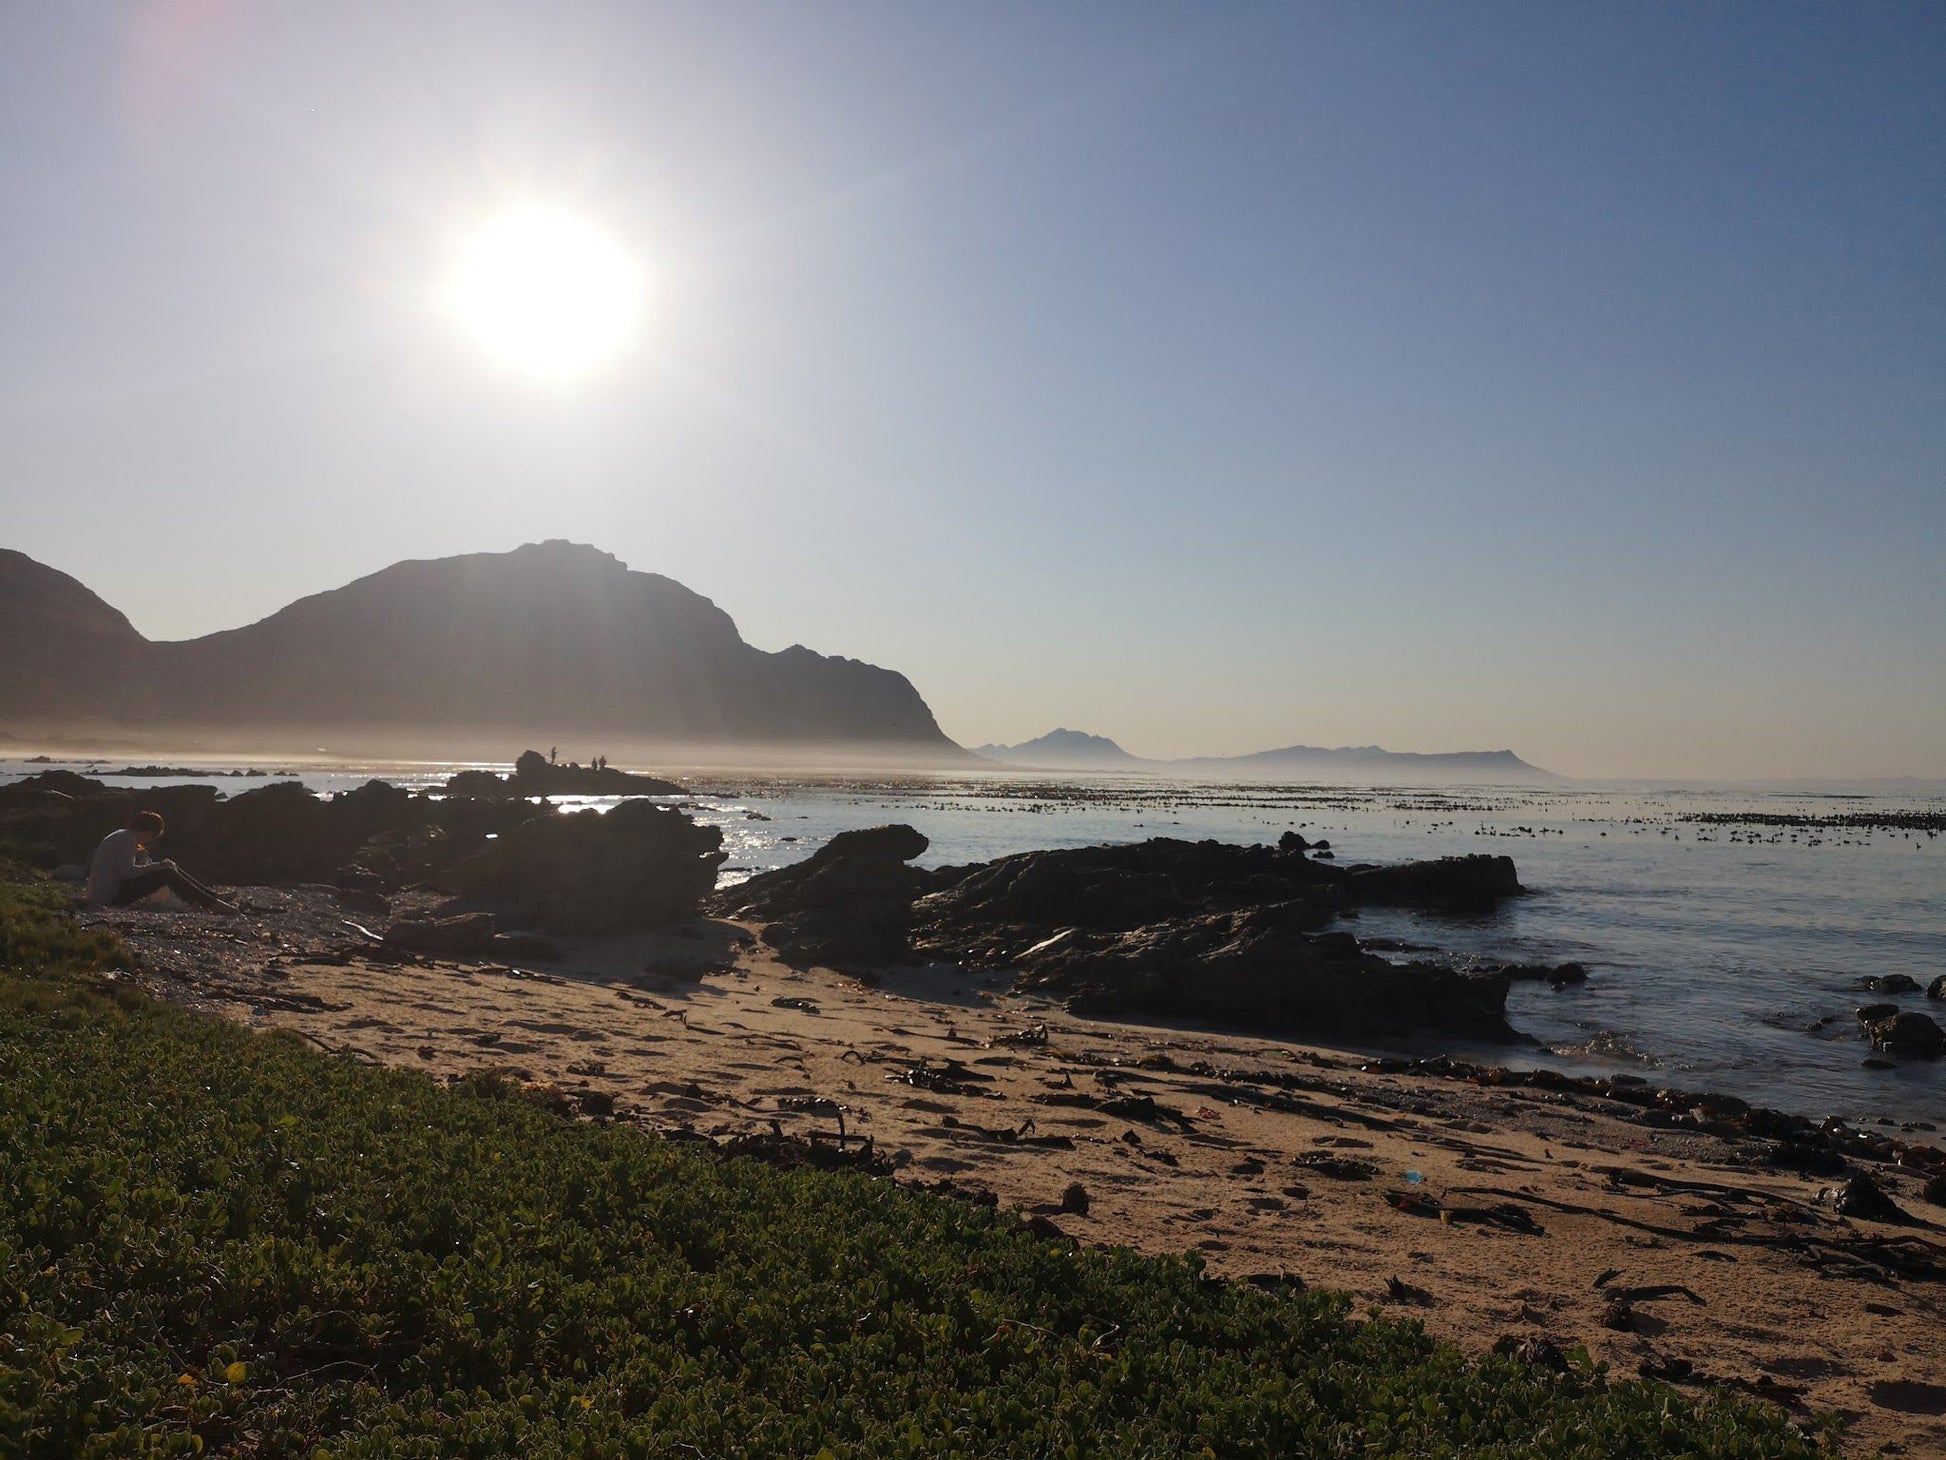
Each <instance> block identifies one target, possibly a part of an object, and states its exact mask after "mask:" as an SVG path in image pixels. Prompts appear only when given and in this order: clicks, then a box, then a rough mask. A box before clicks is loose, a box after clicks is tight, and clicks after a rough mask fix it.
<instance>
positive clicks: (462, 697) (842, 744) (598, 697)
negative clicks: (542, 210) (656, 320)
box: [0, 541, 967, 763]
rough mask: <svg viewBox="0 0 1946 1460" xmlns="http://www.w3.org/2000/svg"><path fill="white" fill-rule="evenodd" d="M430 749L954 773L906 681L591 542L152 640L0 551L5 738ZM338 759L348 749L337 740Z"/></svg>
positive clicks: (65, 582)
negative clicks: (746, 620)
mask: <svg viewBox="0 0 1946 1460" xmlns="http://www.w3.org/2000/svg"><path fill="white" fill-rule="evenodd" d="M76 728H80V729H85V730H87V731H90V732H92V733H96V734H114V733H123V734H130V733H139V734H145V735H146V736H147V737H148V738H151V739H175V740H178V741H198V740H200V741H205V742H209V741H220V742H222V743H225V744H232V745H240V744H248V743H256V744H265V743H276V744H288V745H290V746H292V747H294V748H310V747H312V746H315V745H317V744H319V743H320V741H321V740H328V739H337V740H340V741H346V742H349V743H357V744H362V745H367V746H378V745H403V744H416V745H421V746H429V747H435V748H438V749H440V750H442V751H444V750H445V748H446V747H448V746H451V745H453V744H455V743H458V742H460V741H462V740H464V741H465V742H467V743H470V744H479V743H481V742H482V741H486V740H491V741H493V742H494V743H505V741H506V740H508V739H515V738H518V739H524V740H526V741H527V742H528V743H530V744H531V743H534V742H536V741H539V742H541V743H554V742H556V741H559V740H562V739H566V738H568V737H570V736H573V737H578V738H579V740H580V741H581V748H582V749H583V750H585V751H586V752H587V753H588V754H589V755H593V754H596V753H603V754H612V753H615V752H616V751H617V750H620V749H622V748H623V747H624V746H629V745H634V746H644V745H670V746H684V747H690V746H708V745H735V746H748V747H759V748H760V747H767V746H768V747H780V748H790V747H797V748H801V749H804V750H810V749H812V748H817V747H833V748H837V749H839V750H846V749H849V750H851V751H853V752H854V753H865V752H867V751H869V750H872V749H880V750H883V751H885V752H886V753H888V754H891V755H897V756H902V757H908V758H909V757H930V758H932V759H933V760H936V761H940V762H955V763H957V762H963V761H965V760H966V759H967V756H966V753H965V752H964V751H962V750H961V749H960V748H959V747H958V746H956V745H954V744H953V743H952V742H951V741H950V740H948V739H947V738H946V737H945V735H944V734H942V733H941V731H940V729H939V726H938V725H937V724H936V723H935V722H934V720H933V716H932V712H931V711H930V710H929V709H928V708H927V707H926V704H925V701H924V700H922V699H921V698H920V697H919V694H918V692H917V691H916V690H914V689H913V687H912V685H911V684H910V683H909V682H908V681H907V680H906V678H905V677H904V676H903V675H900V674H897V673H894V672H893V671H891V670H886V669H880V668H877V667H875V666H873V665H870V664H864V663H860V662H859V661H857V660H855V659H842V658H833V657H828V656H825V655H822V654H816V653H813V652H812V651H811V650H809V649H806V648H804V647H802V646H801V645H793V646H791V647H790V648H788V649H784V650H781V651H779V652H777V653H768V652H765V651H764V650H760V649H757V648H753V647H752V646H751V645H749V644H746V643H745V642H744V641H743V639H742V638H741V637H740V636H739V635H738V633H737V629H736V625H735V623H733V622H732V621H731V619H730V616H729V615H728V614H726V613H724V612H723V611H722V610H721V609H719V608H718V607H716V605H715V604H713V603H711V602H710V601H709V600H708V599H706V598H704V597H702V596H701V595H700V594H697V593H694V592H691V591H690V590H689V589H687V588H685V587H683V585H682V584H680V583H677V582H675V581H674V580H673V579H670V578H665V577H662V576H660V575H659V574H654V573H640V572H634V571H631V570H630V569H629V568H628V567H627V566H626V565H625V564H623V563H621V562H619V561H617V560H616V559H615V558H614V557H612V556H610V555H609V554H607V553H604V552H601V551H599V550H597V549H595V548H592V547H584V546H579V545H576V544H573V543H567V542H560V541H555V542H545V543H532V544H529V545H528V546H526V547H522V548H517V549H515V550H514V551H512V552H507V553H475V554H472V555H470V556H466V557H454V558H439V559H434V560H430V561H416V562H403V563H396V564H394V565H393V566H392V567H389V568H386V569H384V570H383V571H381V572H378V573H374V574H372V575H371V576H370V577H367V578H361V579H359V580H358V581H357V582H355V583H351V584H348V585H347V586H345V587H343V588H338V589H333V590H331V591H330V592H327V593H319V594H315V595H313V596H311V597H309V598H305V599H301V600H299V601H298V602H296V603H293V604H291V605H290V606H289V607H288V608H284V609H281V610H279V611H278V612H277V613H274V614H272V615H271V616H270V617H269V618H266V619H264V620H262V621H260V622H258V623H254V624H251V625H249V626H248V627H246V628H240V629H231V630H227V631H225V632H222V633H216V634H210V635H207V636H205V637H203V638H200V639H191V640H187V641H183V642H179V643H151V642H149V641H148V640H146V639H144V638H143V637H142V636H141V635H140V634H138V633H137V632H136V631H135V630H134V628H132V627H131V626H130V625H129V623H128V620H127V619H126V618H124V617H123V616H122V615H121V614H119V613H117V612H116V611H115V610H114V609H112V608H110V607H109V606H108V605H107V604H106V603H104V602H103V601H102V600H101V599H100V598H99V597H97V596H96V595H95V594H93V593H91V592H89V590H88V589H86V588H84V587H83V586H82V585H81V584H79V583H77V582H76V581H75V580H74V579H72V578H69V577H68V576H66V575H65V574H62V573H57V572H55V571H54V570H52V569H50V568H47V567H44V566H43V565H41V564H39V563H36V562H34V561H33V560H32V559H30V558H27V557H25V556H23V555H22V554H19V553H13V552H8V553H0V730H5V731H7V732H8V733H11V734H13V735H16V736H24V735H30V734H59V733H62V732H64V731H72V730H74V729H76ZM332 748H333V749H339V748H341V747H340V746H338V745H334V746H332Z"/></svg>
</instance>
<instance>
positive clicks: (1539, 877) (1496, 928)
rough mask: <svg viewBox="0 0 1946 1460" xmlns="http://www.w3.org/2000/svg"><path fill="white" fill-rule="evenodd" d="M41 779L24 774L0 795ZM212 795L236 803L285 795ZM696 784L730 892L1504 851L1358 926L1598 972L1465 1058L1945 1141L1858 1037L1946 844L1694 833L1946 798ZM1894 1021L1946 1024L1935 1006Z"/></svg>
mask: <svg viewBox="0 0 1946 1460" xmlns="http://www.w3.org/2000/svg"><path fill="white" fill-rule="evenodd" d="M40 768H41V767H38V766H29V765H25V764H23V763H21V762H18V761H0V784H4V783H5V782H7V781H10V780H13V779H17V778H18V777H19V776H21V775H23V774H25V773H27V772H29V771H32V770H36V769H40ZM452 769H453V767H451V766H427V765H419V766H412V767H399V766H392V767H383V768H366V767H359V768H349V769H342V768H334V769H311V770H306V771H304V772H303V773H302V774H301V775H300V776H299V777H298V778H299V779H301V780H303V781H304V782H305V784H307V785H309V786H311V787H312V788H313V789H315V790H318V791H320V792H325V791H331V790H341V789H348V788H349V787H351V786H354V785H358V784H362V782H363V781H364V780H366V779H368V778H369V777H370V776H371V775H372V774H374V773H381V774H383V775H384V776H385V778H386V779H389V780H393V781H395V782H398V783H400V784H405V785H413V786H417V787H430V786H433V785H436V784H438V783H439V782H440V781H443V780H444V779H445V777H446V776H447V775H448V774H450V772H451V770H452ZM501 769H506V767H501ZM98 770H99V768H94V772H91V773H98ZM103 779H105V780H107V781H108V782H109V783H111V784H126V785H154V784H157V782H155V781H154V780H130V779H128V778H123V777H115V776H106V777H103ZM213 783H214V784H215V785H217V786H218V787H219V788H221V789H222V790H224V791H225V792H227V793H234V792H236V791H240V790H244V789H248V788H250V787H252V786H257V785H262V784H264V782H263V781H261V780H258V781H236V780H216V781H214V782H213ZM689 784H691V785H692V786H694V787H696V788H698V789H696V790H695V791H693V792H692V793H691V794H689V795H686V796H683V797H678V798H666V799H670V800H672V801H674V802H675V803H677V804H680V805H682V806H683V807H684V809H686V810H687V811H689V813H690V814H691V815H693V816H695V817H696V818H697V819H698V820H699V821H703V822H706V823H708V824H712V825H716V826H719V827H721V828H722V829H723V833H724V846H725V849H726V850H727V851H728V853H729V860H728V862H727V863H726V864H725V866H724V869H723V873H722V879H721V880H722V882H723V883H724V884H730V883H734V882H737V881H740V880H742V879H744V878H746V877H749V876H751V875H753V874H755V873H757V872H762V871H767V870H770V869H772V868H775V867H781V866H785V865H788V864H789V863H791V862H794V861H798V860H800V859H802V858H804V857H806V856H809V855H810V854H811V853H812V852H814V851H815V850H816V849H817V847H819V846H820V845H822V844H823V843H824V842H825V841H826V840H827V839H828V838H829V837H830V836H831V835H832V834H834V833H835V832H838V831H841V830H845V829H848V828H852V827H861V826H874V825H879V824H882V823H884V822H888V821H903V822H908V823H910V824H911V825H913V826H916V827H917V828H919V830H921V831H923V832H924V833H925V834H926V835H927V836H928V837H929V838H931V842H932V845H931V847H930V848H929V849H928V851H927V853H926V854H925V856H924V857H923V858H921V861H922V863H923V864H924V865H927V866H947V865H953V864H958V863H965V862H974V861H985V860H989V859H991V858H994V857H1000V856H1006V855H1009V854H1012V853H1015V852H1021V851H1029V850H1035V849H1041V848H1054V847H1078V846H1089V845H1096V844H1100V843H1106V842H1125V841H1135V840H1140V839H1142V838H1145V837H1151V836H1170V837H1180V838H1184V839H1189V840H1196V839H1201V838H1206V837H1207V838H1215V839H1218V840H1223V841H1233V842H1246V843H1247V842H1274V841H1275V840H1276V839H1277V838H1278V837H1279V836H1280V835H1281V834H1282V833H1283V832H1284V831H1286V830H1289V829H1295V830H1298V831H1300V832H1301V833H1302V834H1303V835H1304V836H1305V837H1306V838H1307V839H1309V840H1312V841H1316V840H1318V839H1320V838H1322V839H1326V840H1328V841H1330V842H1331V844H1332V848H1333V851H1334V853H1335V854H1336V858H1337V860H1338V862H1339V864H1340V865H1351V864H1354V863H1357V862H1361V861H1373V862H1395V861H1405V860H1411V859H1414V858H1422V857H1433V856H1447V855H1461V854H1466V853H1474V852H1491V853H1496V854H1505V855H1507V856H1510V857H1512V858H1513V859H1514V862H1515V865H1516V866H1517V867H1518V869H1519V872H1520V877H1521V881H1522V882H1523V884H1524V885H1525V886H1526V887H1527V888H1528V889H1529V893H1530V895H1529V896H1526V897H1524V898H1519V899H1516V900H1513V901H1511V902H1509V903H1507V904H1506V905H1505V906H1504V907H1503V908H1502V909H1501V910H1499V911H1498V912H1496V913H1494V914H1492V915H1489V916H1484V917H1450V916H1435V915H1429V914H1421V913H1413V912H1407V911H1403V910H1394V909H1383V908H1369V909H1366V910H1365V911H1364V912H1363V914H1362V915H1361V916H1360V917H1359V918H1358V919H1357V920H1356V921H1355V922H1351V923H1349V924H1347V925H1346V926H1348V927H1349V928H1350V929H1352V930H1353V931H1355V932H1357V933H1358V935H1359V936H1360V937H1361V938H1392V939H1398V940H1402V941H1404V942H1407V943H1410V944H1416V945H1422V946H1423V947H1425V948H1426V949H1428V950H1437V954H1436V953H1435V952H1432V951H1428V952H1425V953H1412V954H1409V955H1408V954H1404V953H1401V954H1398V955H1394V956H1424V957H1432V956H1437V955H1440V954H1447V953H1450V954H1455V955H1458V957H1459V958H1460V959H1461V961H1468V960H1472V961H1478V962H1481V963H1504V962H1520V963H1549V964H1552V963H1560V962H1566V961H1578V962H1582V963H1585V964H1586V965H1587V966H1588V968H1589V970H1590V976H1589V979H1588V982H1587V983H1586V984H1585V985H1582V986H1580V987H1577V988H1573V989H1569V990H1566V991H1563V992H1561V993H1555V992H1552V991H1551V990H1550V989H1549V988H1548V987H1547V986H1546V985H1545V984H1543V983H1535V982H1521V983H1517V984H1516V985H1515V986H1514V989H1513V993H1512V995H1511V997H1510V998H1509V1001H1508V1009H1509V1015H1510V1018H1511V1020H1512V1022H1513V1024H1514V1026H1515V1028H1516V1029H1518V1030H1519V1031H1521V1032H1522V1033H1523V1034H1526V1035H1529V1036H1531V1037H1532V1038H1533V1039H1535V1040H1536V1041H1538V1043H1536V1044H1535V1045H1532V1046H1514V1047H1507V1046H1496V1047H1490V1048H1481V1049H1474V1050H1471V1051H1463V1052H1469V1053H1473V1054H1476V1055H1478V1056H1479V1057H1481V1058H1484V1059H1488V1060H1491V1061H1493V1062H1496V1063H1513V1064H1527V1063H1534V1064H1544V1065H1551V1066H1553V1067H1556V1068H1560V1069H1564V1070H1570V1071H1578V1072H1590V1073H1593V1072H1600V1073H1620V1074H1630V1075H1636V1076H1639V1077H1641V1078H1643V1079H1645V1080H1647V1081H1648V1082H1649V1083H1651V1084H1652V1085H1658V1086H1660V1085H1671V1086H1677V1087H1680V1088H1686V1089H1691V1090H1699V1091H1700V1090H1715V1091H1722V1092H1726V1093H1730V1094H1734V1095H1739V1096H1742V1097H1743V1098H1745V1099H1748V1100H1751V1101H1754V1102H1757V1103H1760V1104H1765V1105H1772V1106H1776V1107H1777V1108H1779V1109H1783V1110H1788V1111H1792V1112H1794V1113H1798V1114H1802V1115H1807V1116H1813V1117H1822V1116H1825V1115H1828V1114H1840V1115H1844V1116H1845V1117H1847V1118H1850V1119H1879V1118H1885V1119H1891V1120H1894V1121H1913V1120H1924V1121H1931V1122H1934V1123H1942V1124H1946V1061H1933V1062H1926V1061H1895V1062H1893V1067H1892V1068H1890V1069H1883V1070H1879V1069H1868V1068H1865V1067H1863V1066H1862V1065H1861V1061H1862V1060H1863V1059H1864V1058H1866V1056H1867V1055H1868V1054H1869V1053H1870V1050H1869V1045H1868V1044H1867V1042H1866V1040H1865V1039H1864V1037H1863V1035H1862V1032H1861V1030H1860V1028H1859V1026H1858V1024H1857V1022H1856V1020H1855V1018H1854V1017H1853V1011H1854V1009H1856V1008H1857V1007H1858V1006H1859V1005H1861V1004H1864V1003H1871V1002H1877V1001H1881V1000H1883V999H1885V997H1886V996H1883V995H1879V994H1875V993H1866V992H1863V991H1860V990H1859V989H1857V988H1856V987H1854V985H1855V983H1856V981H1857V980H1858V979H1860V978H1862V977H1864V976H1867V975H1875V974H1877V975H1883V974H1892V973H1903V974H1906V975H1908V976H1910V977H1911V978H1913V979H1914V980H1915V981H1917V982H1918V983H1919V984H1920V985H1921V986H1922V988H1923V986H1924V985H1926V984H1928V983H1929V982H1930V981H1931V980H1932V979H1933V978H1934V977H1936V976H1938V975H1940V974H1942V973H1946V923H1942V920H1941V917H1940V909H1941V908H1942V907H1946V838H1938V837H1935V836H1932V835H1929V834H1928V833H1926V832H1922V831H1906V830H1886V829H1831V828H1824V829H1816V828H1807V827H1803V826H1766V825H1745V824H1737V823H1730V824H1712V823H1707V822H1700V821H1697V820H1695V819H1694V818H1697V817H1699V816H1704V815H1711V814H1723V813H1745V812H1756V813H1761V814H1769V815H1779V816H1788V817H1793V818H1803V819H1807V820H1808V819H1813V818H1818V817H1825V816H1833V815H1870V814H1873V813H1879V814H1883V813H1886V812H1892V811H1929V812H1933V813H1938V812H1941V811H1946V785H1940V784H1936V783H1912V784H1911V785H1910V787H1901V788H1899V789H1898V790H1896V791H1889V790H1887V789H1886V788H1884V787H1878V788H1872V789H1864V788H1860V789H1850V790H1837V789H1807V788H1805V787H1803V786H1771V787H1755V786H1737V787H1726V788H1709V787H1703V786H1694V785H1689V786H1680V787H1674V786H1665V787H1599V786H1574V787H1567V788H1560V789H1553V788H1550V789H1546V790H1535V789H1528V788H1517V789H1516V788H1507V787H1442V788H1438V789H1429V790H1414V789H1408V788H1400V787H1373V788H1361V787H1349V786H1315V785H1314V786H1276V785H1222V784H1213V783H1210V782H1206V781H1202V782H1197V781H1168V780H1160V779H1157V778H1155V777H1146V776H1128V777H1114V776H1087V777H1052V776H1039V775H1031V774H1023V773H1007V772H996V773H991V774H976V775H970V776H968V775H904V774H902V775H897V776H886V777H871V776H856V775H844V776H827V777H815V776H785V775H779V774H762V773H759V774H750V773H741V772H739V773H724V772H718V771H710V772H699V773H697V774H695V775H694V776H692V777H690V778H689ZM712 788H714V790H712ZM556 800H557V801H558V802H560V803H562V804H566V805H575V804H590V805H595V806H606V805H611V804H613V801H612V798H577V797H565V798H556ZM1889 1001H1890V1002H1893V1003H1896V1004H1898V1005H1899V1006H1900V1007H1902V1008H1906V1009H1913V1010H1918V1011H1922V1012H1928V1013H1932V1014H1935V1015H1938V1014H1941V1013H1942V1012H1946V1010H1942V1008H1941V1005H1940V1004H1939V1003H1937V1002H1934V1001H1930V1000H1928V999H1926V998H1925V997H1924V996H1923V994H1908V995H1900V996H1893V997H1891V998H1890V1000H1889ZM1820 1021H1823V1022H1822V1023H1820ZM1813 1026H1816V1027H1815V1028H1814V1027H1813ZM1440 1047H1444V1048H1459V1047H1458V1046H1450V1045H1449V1046H1436V1045H1434V1044H1431V1043H1428V1044H1426V1045H1424V1046H1421V1047H1417V1048H1416V1052H1424V1053H1431V1052H1433V1051H1434V1050H1435V1049H1436V1048H1440Z"/></svg>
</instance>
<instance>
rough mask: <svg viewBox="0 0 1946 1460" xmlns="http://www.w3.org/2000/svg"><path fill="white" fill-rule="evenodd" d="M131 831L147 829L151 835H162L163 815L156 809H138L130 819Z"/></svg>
mask: <svg viewBox="0 0 1946 1460" xmlns="http://www.w3.org/2000/svg"><path fill="white" fill-rule="evenodd" d="M128 829H129V830H130V831H146V832H147V833H148V834H149V835H150V836H161V835H162V817H161V815H160V814H159V813H157V812H154V811H138V812H136V813H135V814H134V815H133V816H131V817H129V819H128Z"/></svg>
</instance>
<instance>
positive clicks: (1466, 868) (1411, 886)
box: [1345, 853, 1526, 912]
mask: <svg viewBox="0 0 1946 1460" xmlns="http://www.w3.org/2000/svg"><path fill="white" fill-rule="evenodd" d="M1525 890H1526V889H1525V888H1523V887H1522V886H1521V885H1520V878H1519V876H1518V875H1517V874H1516V872H1515V871H1514V862H1513V858H1512V857H1496V856H1491V855H1488V854H1485V853H1478V854H1475V855H1472V856H1466V857H1439V858H1436V859H1434V860H1432V861H1429V862H1407V863H1405V864H1403V865H1402V866H1397V867H1358V868H1354V869H1353V870H1352V872H1351V874H1350V876H1349V877H1348V878H1347V879H1346V882H1345V897H1346V900H1347V901H1349V902H1353V903H1375V904H1382V905H1385V906H1396V907H1421V908H1431V909H1439V910H1445V911H1452V912H1480V911H1486V910H1488V909H1491V908H1492V907H1493V906H1494V905H1495V904H1496V903H1498V902H1499V901H1500V899H1502V898H1504V897H1514V896H1518V895H1519V894H1520V893H1522V892H1524V891H1525Z"/></svg>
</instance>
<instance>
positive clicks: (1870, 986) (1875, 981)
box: [1852, 973, 1919, 994]
mask: <svg viewBox="0 0 1946 1460" xmlns="http://www.w3.org/2000/svg"><path fill="white" fill-rule="evenodd" d="M1852 987H1853V988H1855V989H1858V990H1860V991H1862V992H1865V993H1872V994H1916V993H1918V992H1919V980H1918V979H1916V978H1913V977H1912V976H1911V975H1910V974H1904V973H1874V974H1868V975H1866V976H1865V977H1864V978H1861V979H1859V980H1858V981H1857V982H1856V983H1854V984H1853V985H1852Z"/></svg>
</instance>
